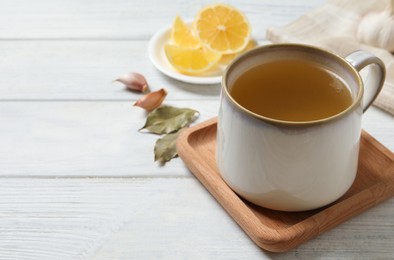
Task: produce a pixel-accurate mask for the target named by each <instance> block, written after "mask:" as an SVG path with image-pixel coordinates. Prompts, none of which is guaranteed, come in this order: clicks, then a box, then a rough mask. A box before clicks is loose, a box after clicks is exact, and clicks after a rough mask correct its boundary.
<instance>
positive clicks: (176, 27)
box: [171, 16, 201, 48]
mask: <svg viewBox="0 0 394 260" xmlns="http://www.w3.org/2000/svg"><path fill="white" fill-rule="evenodd" d="M171 41H172V43H174V44H176V45H180V46H182V47H185V48H198V47H200V46H201V43H200V41H199V40H198V38H197V37H196V36H195V34H194V32H193V31H192V30H191V28H189V27H188V26H187V25H186V24H185V22H184V21H183V20H182V18H180V17H179V16H177V17H176V18H175V20H174V23H173V25H172V29H171Z"/></svg>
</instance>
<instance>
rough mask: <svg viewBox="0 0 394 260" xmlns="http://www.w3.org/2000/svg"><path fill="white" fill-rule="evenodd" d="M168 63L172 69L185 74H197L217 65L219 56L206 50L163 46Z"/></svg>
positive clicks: (171, 45)
mask: <svg viewBox="0 0 394 260" xmlns="http://www.w3.org/2000/svg"><path fill="white" fill-rule="evenodd" d="M164 51H165V54H166V56H167V58H168V61H169V62H170V63H171V65H172V66H174V68H176V69H177V70H179V71H180V72H182V73H185V74H199V73H202V72H204V71H207V70H208V69H210V68H212V67H213V66H214V65H216V64H217V63H218V61H219V60H220V58H221V54H220V53H217V52H213V51H210V50H208V49H206V48H203V47H199V48H185V47H182V46H179V45H173V44H168V43H167V44H166V45H165V46H164Z"/></svg>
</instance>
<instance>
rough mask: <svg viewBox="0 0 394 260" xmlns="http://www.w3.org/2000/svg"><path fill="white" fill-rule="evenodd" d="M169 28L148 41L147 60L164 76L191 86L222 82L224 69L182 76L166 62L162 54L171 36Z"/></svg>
mask: <svg viewBox="0 0 394 260" xmlns="http://www.w3.org/2000/svg"><path fill="white" fill-rule="evenodd" d="M171 27H172V25H169V26H167V27H165V28H163V29H162V30H160V31H158V32H157V33H156V34H155V35H153V37H152V38H151V39H150V41H149V47H148V52H149V59H150V60H151V62H152V63H153V65H154V66H155V67H156V68H157V69H158V70H159V71H161V72H162V73H164V74H165V75H167V76H169V77H171V78H174V79H176V80H179V81H183V82H187V83H191V84H218V83H220V82H221V80H222V74H223V71H224V68H222V67H220V68H217V69H216V70H212V71H211V70H210V71H209V72H206V73H204V74H201V75H198V76H189V75H184V74H181V73H180V72H178V71H177V70H176V69H175V68H174V67H172V65H171V64H170V62H169V61H168V59H167V57H166V55H165V53H164V45H165V44H166V43H167V42H168V41H169V39H170V36H171Z"/></svg>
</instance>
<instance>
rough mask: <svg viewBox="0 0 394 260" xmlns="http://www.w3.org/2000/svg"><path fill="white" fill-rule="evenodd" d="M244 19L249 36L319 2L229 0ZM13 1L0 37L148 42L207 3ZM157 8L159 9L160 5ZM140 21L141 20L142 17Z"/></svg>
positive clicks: (0, 22) (4, 11)
mask: <svg viewBox="0 0 394 260" xmlns="http://www.w3.org/2000/svg"><path fill="white" fill-rule="evenodd" d="M227 2H228V3H229V4H232V5H234V6H237V7H238V8H239V9H241V10H242V11H243V12H245V14H246V15H247V17H248V19H249V20H250V22H251V24H252V26H253V32H254V35H255V36H257V37H258V38H259V39H263V38H264V37H265V28H266V27H267V26H268V25H277V26H281V25H284V24H287V23H289V22H290V21H293V20H295V19H296V18H297V17H299V16H301V15H302V14H304V13H305V12H306V11H308V10H310V9H311V8H313V7H316V6H317V5H319V4H321V3H323V2H324V0H313V1H303V0H297V1H291V0H280V1H275V3H273V2H272V1H270V0H249V1H240V0H230V1H227ZM160 3H161V2H160V1H142V2H141V1H123V0H101V1H99V2H97V1H94V0H88V1H82V2H81V1H78V0H70V1H66V2H65V1H62V0H55V1H53V0H39V1H34V2H32V1H28V0H17V1H12V2H10V1H6V0H1V1H0V39H66V40H67V39H129V40H130V39H145V40H147V39H149V38H150V37H151V36H152V35H153V33H154V32H156V31H157V30H158V29H160V28H161V27H162V26H164V25H167V24H170V23H171V22H172V20H173V19H174V17H175V16H176V15H182V16H183V17H185V18H193V17H194V16H195V15H196V14H197V12H198V10H199V9H200V8H202V7H203V6H205V5H206V4H208V3H212V1H209V0H193V1H187V2H185V1H180V0H176V1H167V2H166V4H165V5H160ZM159 6H160V7H159ZM141 18H143V19H141Z"/></svg>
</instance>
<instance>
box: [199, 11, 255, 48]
mask: <svg viewBox="0 0 394 260" xmlns="http://www.w3.org/2000/svg"><path fill="white" fill-rule="evenodd" d="M194 28H195V30H196V34H197V37H198V38H199V39H200V41H201V43H202V44H203V45H204V47H206V48H208V49H210V50H212V51H216V52H219V53H221V54H231V53H237V52H239V51H241V50H243V49H245V47H246V45H247V44H248V42H249V38H250V34H251V29H250V25H249V22H248V20H247V19H246V17H245V16H244V15H243V14H242V13H241V12H240V11H239V10H237V9H235V8H234V7H231V6H228V5H224V4H215V5H210V6H207V7H205V8H203V9H202V10H201V11H200V12H199V13H198V14H197V17H196V19H195V22H194Z"/></svg>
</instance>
